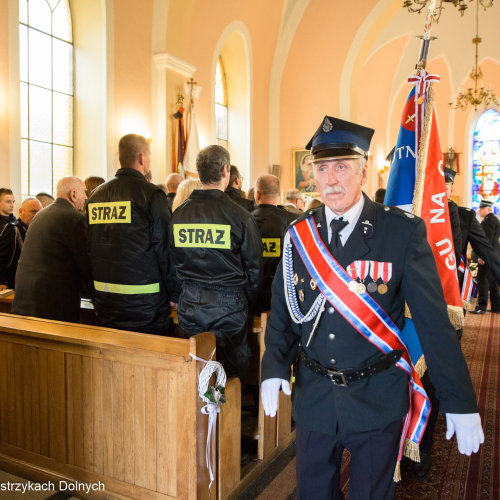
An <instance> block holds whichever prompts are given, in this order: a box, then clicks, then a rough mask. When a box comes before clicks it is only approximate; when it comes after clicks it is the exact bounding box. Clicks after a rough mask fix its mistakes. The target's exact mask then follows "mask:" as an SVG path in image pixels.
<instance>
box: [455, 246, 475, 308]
mask: <svg viewBox="0 0 500 500" xmlns="http://www.w3.org/2000/svg"><path fill="white" fill-rule="evenodd" d="M458 270H459V272H461V273H462V274H463V275H464V280H463V282H462V300H463V301H465V302H470V299H471V297H476V296H477V283H476V282H475V281H474V278H473V277H472V274H471V272H470V269H469V266H468V265H467V263H466V262H465V258H464V256H463V255H462V258H461V259H460V265H459V266H458Z"/></svg>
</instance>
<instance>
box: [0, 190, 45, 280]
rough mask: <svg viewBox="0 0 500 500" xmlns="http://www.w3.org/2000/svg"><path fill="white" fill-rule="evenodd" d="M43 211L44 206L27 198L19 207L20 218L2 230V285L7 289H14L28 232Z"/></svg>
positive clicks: (0, 246) (0, 239) (0, 260)
mask: <svg viewBox="0 0 500 500" xmlns="http://www.w3.org/2000/svg"><path fill="white" fill-rule="evenodd" d="M41 209H42V204H41V203H40V202H39V201H38V200H37V199H36V198H26V199H25V200H24V201H23V203H22V204H21V206H20V207H19V218H18V219H16V221H15V222H12V223H10V224H5V225H4V226H3V228H2V229H0V285H5V286H6V288H14V283H15V280H16V270H17V264H18V261H19V257H20V256H21V249H22V247H23V243H24V239H25V238H26V231H27V230H28V226H29V225H30V223H31V221H32V220H33V217H35V215H36V214H37V213H38V212H39V211H40V210H41Z"/></svg>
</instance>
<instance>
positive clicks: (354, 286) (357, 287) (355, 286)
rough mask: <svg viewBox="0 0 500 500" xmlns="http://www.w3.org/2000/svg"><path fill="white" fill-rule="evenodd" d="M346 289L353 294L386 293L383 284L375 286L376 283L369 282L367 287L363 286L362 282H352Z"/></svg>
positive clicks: (385, 287) (385, 286)
mask: <svg viewBox="0 0 500 500" xmlns="http://www.w3.org/2000/svg"><path fill="white" fill-rule="evenodd" d="M347 288H349V290H351V292H354V293H365V292H366V291H368V292H370V293H374V292H378V293H380V295H384V293H387V285H386V284H385V283H380V285H377V282H376V281H371V282H370V283H368V285H365V284H364V283H363V282H362V281H357V280H352V281H350V282H349V284H348V285H347Z"/></svg>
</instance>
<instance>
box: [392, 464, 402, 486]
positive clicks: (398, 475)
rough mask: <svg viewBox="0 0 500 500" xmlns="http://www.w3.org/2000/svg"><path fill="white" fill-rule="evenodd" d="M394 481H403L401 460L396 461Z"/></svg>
mask: <svg viewBox="0 0 500 500" xmlns="http://www.w3.org/2000/svg"><path fill="white" fill-rule="evenodd" d="M392 479H393V481H394V482H395V483H399V481H401V462H399V461H397V462H396V468H395V469H394V476H393V478H392Z"/></svg>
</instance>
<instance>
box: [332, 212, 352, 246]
mask: <svg viewBox="0 0 500 500" xmlns="http://www.w3.org/2000/svg"><path fill="white" fill-rule="evenodd" d="M347 224H349V222H348V221H346V220H344V219H343V218H342V217H340V218H339V219H332V222H330V227H331V228H332V237H331V239H330V248H331V249H333V250H335V249H336V248H339V247H341V246H342V242H341V241H340V235H339V233H340V231H342V229H344V227H346V226H347Z"/></svg>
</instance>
